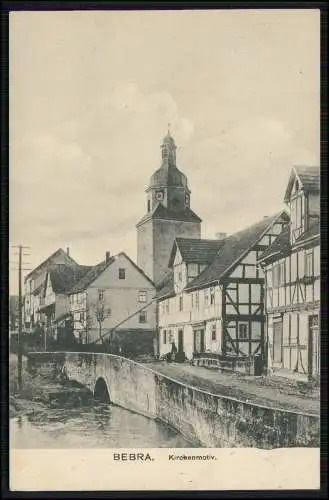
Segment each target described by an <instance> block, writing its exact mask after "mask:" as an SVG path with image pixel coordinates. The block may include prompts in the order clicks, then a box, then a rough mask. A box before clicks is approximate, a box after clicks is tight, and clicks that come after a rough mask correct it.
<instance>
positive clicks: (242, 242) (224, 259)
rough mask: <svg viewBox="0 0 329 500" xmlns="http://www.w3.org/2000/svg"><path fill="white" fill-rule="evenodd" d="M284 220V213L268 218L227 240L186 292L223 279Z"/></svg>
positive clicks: (285, 217)
mask: <svg viewBox="0 0 329 500" xmlns="http://www.w3.org/2000/svg"><path fill="white" fill-rule="evenodd" d="M282 218H283V219H284V220H286V221H288V219H289V217H288V215H287V214H286V212H284V211H283V212H280V213H277V214H276V215H273V216H272V217H266V218H264V219H262V220H261V221H259V222H257V223H256V224H253V225H252V226H250V227H248V228H247V229H244V230H242V231H239V232H238V233H235V234H233V235H231V236H229V237H228V238H225V240H224V245H223V246H222V247H221V248H220V249H219V251H218V254H217V255H216V257H215V258H214V260H213V262H212V263H211V264H210V265H209V266H208V267H207V268H206V269H205V270H204V271H202V273H201V274H199V276H197V277H196V278H195V279H194V280H193V281H191V282H190V283H189V284H188V285H187V287H186V290H192V289H194V288H199V287H202V286H204V285H207V284H210V283H214V282H216V281H220V280H221V279H223V278H224V277H225V276H226V275H227V273H228V272H229V271H230V270H231V268H232V267H233V266H234V264H235V263H236V262H237V261H238V260H240V259H241V258H243V256H244V255H245V254H246V253H247V252H248V251H249V249H250V248H251V247H252V246H253V245H255V244H256V243H257V242H258V241H259V239H260V238H261V237H262V236H263V234H264V233H266V231H267V230H268V228H269V227H270V226H271V225H272V224H273V223H274V222H275V221H276V220H278V219H282Z"/></svg>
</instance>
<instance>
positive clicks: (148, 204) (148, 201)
mask: <svg viewBox="0 0 329 500" xmlns="http://www.w3.org/2000/svg"><path fill="white" fill-rule="evenodd" d="M147 211H148V212H150V211H151V202H150V200H147Z"/></svg>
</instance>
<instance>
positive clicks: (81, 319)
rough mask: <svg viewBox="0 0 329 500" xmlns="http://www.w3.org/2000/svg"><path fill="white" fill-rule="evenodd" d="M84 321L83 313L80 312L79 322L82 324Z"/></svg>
mask: <svg viewBox="0 0 329 500" xmlns="http://www.w3.org/2000/svg"><path fill="white" fill-rule="evenodd" d="M84 319H85V315H84V313H83V312H81V313H80V321H81V322H82V321H84Z"/></svg>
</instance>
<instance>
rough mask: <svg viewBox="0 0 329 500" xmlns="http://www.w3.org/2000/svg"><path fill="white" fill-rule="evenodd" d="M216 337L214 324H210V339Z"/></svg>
mask: <svg viewBox="0 0 329 500" xmlns="http://www.w3.org/2000/svg"><path fill="white" fill-rule="evenodd" d="M216 338H217V332H216V325H215V324H214V325H212V327H211V340H216Z"/></svg>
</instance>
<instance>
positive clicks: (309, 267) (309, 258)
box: [305, 252, 313, 276]
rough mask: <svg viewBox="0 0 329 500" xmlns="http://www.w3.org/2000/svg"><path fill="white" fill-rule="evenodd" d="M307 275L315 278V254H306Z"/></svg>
mask: <svg viewBox="0 0 329 500" xmlns="http://www.w3.org/2000/svg"><path fill="white" fill-rule="evenodd" d="M305 275H306V276H313V252H308V253H307V254H306V264H305Z"/></svg>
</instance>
